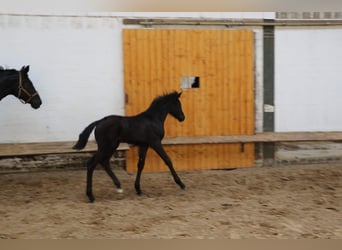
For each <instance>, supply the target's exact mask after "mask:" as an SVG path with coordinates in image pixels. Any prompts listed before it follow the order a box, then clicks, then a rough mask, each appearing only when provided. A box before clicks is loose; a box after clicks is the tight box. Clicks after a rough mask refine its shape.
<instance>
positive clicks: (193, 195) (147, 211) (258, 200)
mask: <svg viewBox="0 0 342 250" xmlns="http://www.w3.org/2000/svg"><path fill="white" fill-rule="evenodd" d="M116 174H117V176H118V177H119V179H120V180H121V183H122V186H123V188H124V192H123V193H122V194H119V193H117V192H116V189H115V188H114V186H113V184H112V182H111V180H110V179H109V177H108V176H107V175H106V174H105V172H104V171H102V170H101V169H97V170H96V171H95V174H94V194H95V197H96V199H97V200H96V203H94V204H90V203H88V202H87V198H86V196H85V176H86V171H85V170H72V171H70V170H69V171H67V170H66V171H54V172H53V171H49V172H32V173H17V174H0V185H1V192H0V200H1V205H0V214H1V216H0V238H16V239H36V238H39V239H52V238H77V239H82V238H90V239H95V238H98V239H103V238H115V239H117V238H122V239H133V238H139V239H141V238H178V239H179V238H215V239H219V238H230V239H235V238H243V239H246V238H248V239H255V238H262V239H264V238H267V239H278V238H285V239H293V238H296V239H297V238H335V239H342V165H341V164H339V165H338V164H335V165H311V166H309V165H304V166H303V165H302V166H299V165H297V166H288V167H277V168H275V167H273V168H270V167H268V168H262V167H259V168H248V169H236V170H232V171H223V170H212V171H196V172H179V176H180V177H181V178H182V180H183V182H184V183H185V184H186V185H187V189H186V190H185V191H184V190H181V189H179V188H178V186H177V185H176V184H175V183H174V182H173V180H172V179H171V178H170V174H169V173H168V172H165V173H143V177H142V189H143V191H144V195H143V196H141V197H138V196H137V195H136V194H135V191H134V187H133V183H134V179H135V176H134V175H128V174H126V172H124V171H123V170H121V169H117V170H116Z"/></svg>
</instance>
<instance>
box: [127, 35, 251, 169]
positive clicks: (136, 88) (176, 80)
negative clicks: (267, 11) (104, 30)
mask: <svg viewBox="0 0 342 250" xmlns="http://www.w3.org/2000/svg"><path fill="white" fill-rule="evenodd" d="M123 49H124V81H125V94H126V97H127V99H126V101H127V102H126V115H134V114H137V113H140V112H142V111H144V110H145V109H146V108H147V107H148V106H149V104H150V103H151V101H152V100H153V99H154V98H155V97H156V96H158V95H161V94H163V93H166V92H170V91H173V90H178V91H179V90H181V88H182V89H183V94H182V97H181V102H182V105H183V111H184V113H185V116H186V119H185V121H184V122H183V123H179V122H178V121H176V120H175V119H173V118H172V117H168V118H167V120H166V123H165V127H166V137H175V136H216V135H248V134H254V35H253V31H251V30H167V29H164V30H147V29H126V30H124V31H123ZM194 79H196V83H195V81H194ZM192 81H193V83H195V84H193V86H191V84H188V85H187V82H190V83H192ZM165 150H166V151H167V152H168V154H169V156H170V157H171V159H172V161H173V163H174V166H175V168H176V169H182V170H191V169H213V168H214V169H219V168H230V167H247V166H252V165H253V164H254V144H246V145H245V148H244V151H243V152H242V151H241V145H239V144H216V145H212V144H210V145H209V144H199V145H172V146H171V145H170V146H165ZM126 157H127V158H126V160H127V162H126V164H127V171H128V172H134V171H136V162H137V159H138V156H137V149H136V148H132V149H130V150H129V152H128V153H127V155H126ZM145 169H146V170H147V171H161V170H167V167H166V166H165V165H164V163H163V162H162V160H161V159H159V158H158V156H157V155H156V154H155V153H154V152H153V151H152V150H149V151H148V155H147V159H146V166H145Z"/></svg>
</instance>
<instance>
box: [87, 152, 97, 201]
mask: <svg viewBox="0 0 342 250" xmlns="http://www.w3.org/2000/svg"><path fill="white" fill-rule="evenodd" d="M96 165H97V162H96V154H95V155H94V156H93V157H92V158H90V160H89V161H88V163H87V196H88V199H89V201H90V202H94V201H95V197H94V195H93V191H92V185H93V184H92V183H93V173H94V169H95V167H96Z"/></svg>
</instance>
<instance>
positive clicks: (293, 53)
mask: <svg viewBox="0 0 342 250" xmlns="http://www.w3.org/2000/svg"><path fill="white" fill-rule="evenodd" d="M341 41H342V28H341V27H335V28H334V27H330V28H328V27H326V28H324V27H322V28H320V27H315V28H277V29H276V31H275V129H276V131H341V130H342V114H341V107H342V98H341V97H342V63H341V58H342V46H341Z"/></svg>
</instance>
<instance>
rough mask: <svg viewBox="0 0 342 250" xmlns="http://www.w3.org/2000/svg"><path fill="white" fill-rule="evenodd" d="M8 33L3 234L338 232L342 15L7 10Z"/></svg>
mask: <svg viewBox="0 0 342 250" xmlns="http://www.w3.org/2000/svg"><path fill="white" fill-rule="evenodd" d="M0 37H1V40H0V47H1V48H5V49H3V50H2V52H1V58H0V66H1V67H0V92H1V93H0V97H1V98H0V130H1V134H0V186H1V192H0V200H1V205H0V214H1V216H0V239H342V216H341V213H342V116H341V115H340V114H341V111H340V107H342V98H341V93H342V85H341V80H340V79H341V77H340V72H341V67H340V65H341V63H340V58H342V49H341V41H342V13H341V12H241V13H240V12H205V13H204V12H169V13H167V12H130V13H128V12H104V13H98V12H97V13H91V12H90V13H88V12H87V13H84V12H78V13H72V14H66V13H64V12H63V13H58V12H57V13H56V12H54V13H49V12H47V13H44V14H34V13H24V12H13V13H10V12H6V13H4V12H1V11H0ZM8 86H10V87H8ZM10 88H11V91H10V90H9V89H10ZM169 93H177V94H178V95H177V98H178V99H177V101H178V100H179V103H180V104H181V105H180V104H179V105H178V102H177V108H178V111H180V112H181V113H184V116H185V119H183V118H184V117H181V118H179V117H177V112H176V111H175V109H176V104H175V103H176V101H172V103H171V102H170V103H169V102H166V101H165V102H164V101H161V100H162V99H163V97H165V96H168V95H170V94H169ZM172 105H173V106H172ZM151 110H154V111H156V110H158V111H160V112H161V110H163V112H164V111H165V113H163V114H161V113H158V114H156V115H155V114H154V113H153V112H152V111H151ZM109 115H115V117H116V116H119V117H120V118H118V120H120V121H121V120H124V121H127V122H122V123H120V126H116V125H111V126H107V125H103V123H101V121H104V120H106V119H108V118H104V117H107V116H109ZM142 116H144V117H145V116H146V117H148V119H150V121H151V120H153V121H156V120H157V119H160V122H161V123H160V124H159V125H160V126H163V128H162V127H159V125H158V126H157V125H155V123H153V125H144V126H145V127H143V128H142V124H141V123H142V122H140V120H139V122H136V121H137V120H135V119H132V117H142ZM103 118H104V119H103ZM175 118H177V119H175ZM125 119H126V120H125ZM183 120H184V121H183ZM95 121H96V122H95ZM128 121H129V122H128ZM158 121H159V120H158ZM149 124H152V123H149ZM88 125H89V126H88ZM87 126H88V127H87ZM106 126H107V127H108V128H107V127H106ZM118 127H119V129H117V128H118ZM128 127H129V128H131V129H132V130H127V131H130V132H122V131H126V129H127V128H128ZM85 128H88V130H89V129H94V130H95V131H96V132H93V130H91V131H90V130H89V131H90V132H91V133H90V132H89V131H88V132H89V133H90V137H89V142H88V144H87V145H86V146H85V148H84V149H81V150H75V149H73V147H74V148H78V149H80V148H81V147H75V146H74V145H75V144H76V142H77V141H78V140H79V138H81V137H82V134H81V133H82V131H87V129H85ZM84 129H85V130H84ZM105 129H107V130H108V131H116V133H117V134H115V136H114V134H107V135H106V136H105V137H104V138H105V139H103V140H100V138H101V136H102V135H101V131H102V130H105ZM107 130H106V131H107ZM118 131H119V132H118ZM139 131H143V132H142V133H141V134H139V135H137V136H136V135H134V136H133V134H134V132H139ZM120 132H121V133H120ZM94 133H95V134H96V136H94ZM80 134H81V135H80ZM79 135H80V137H79ZM152 135H153V136H155V135H158V136H159V135H161V136H159V137H158V138H159V141H153V142H150V141H145V140H143V139H141V138H149V139H150V138H151V137H152ZM162 135H164V137H163V136H162ZM83 137H84V134H83ZM107 139H108V140H107ZM80 140H81V139H80ZM87 140H88V137H87ZM97 140H98V143H97ZM106 140H107V141H106ZM108 141H110V142H113V141H115V143H112V144H111V143H107V142H108ZM116 142H118V143H117V144H118V147H117V148H116V151H115V153H114V154H113V156H112V157H111V158H110V161H109V164H110V168H107V167H106V166H107V162H106V159H105V157H104V156H103V155H104V154H108V155H109V154H110V153H112V152H114V150H115V146H116V145H115V144H116ZM106 143H107V144H106ZM119 143H120V144H119ZM97 145H98V146H97ZM104 145H105V146H107V147H105V146H104ZM148 147H149V148H148ZM146 150H147V151H146ZM108 152H109V153H108ZM146 152H147V153H146ZM109 156H110V155H109ZM145 156H146V160H145ZM97 162H98V163H99V164H98V165H97V167H96V169H95V171H94V172H93V173H92V170H91V166H92V165H94V164H95V163H97ZM101 165H102V166H101ZM142 168H143V171H142V174H141V180H140V185H141V191H142V194H140V192H139V191H140V185H139V177H140V174H139V171H141V169H142ZM113 173H114V174H113ZM114 175H115V176H114ZM137 176H138V178H136V177H137ZM116 178H117V179H118V181H119V182H120V184H118V181H116ZM113 181H114V183H113ZM184 185H185V187H184ZM91 187H92V190H91ZM138 194H140V195H138ZM93 196H94V197H93ZM92 198H94V199H92Z"/></svg>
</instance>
